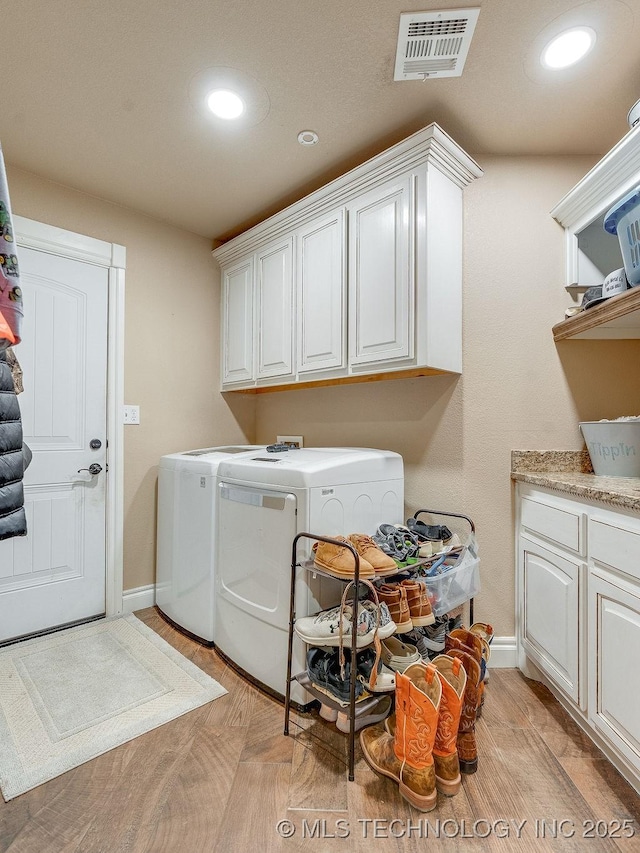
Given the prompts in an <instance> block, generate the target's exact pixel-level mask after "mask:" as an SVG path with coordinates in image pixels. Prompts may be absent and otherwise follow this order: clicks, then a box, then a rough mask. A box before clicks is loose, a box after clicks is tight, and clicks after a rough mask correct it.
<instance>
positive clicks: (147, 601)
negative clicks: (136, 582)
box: [122, 583, 156, 613]
mask: <svg viewBox="0 0 640 853" xmlns="http://www.w3.org/2000/svg"><path fill="white" fill-rule="evenodd" d="M155 603H156V585H155V584H154V583H150V584H148V585H147V586H139V587H136V588H135V589H125V591H124V592H123V593H122V612H123V613H133V611H134V610H142V609H143V608H144V607H153V605H154V604H155Z"/></svg>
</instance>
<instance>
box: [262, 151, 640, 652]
mask: <svg viewBox="0 0 640 853" xmlns="http://www.w3.org/2000/svg"><path fill="white" fill-rule="evenodd" d="M593 162H594V161H593V159H586V158H557V159H556V158H506V157H500V158H483V159H482V160H481V162H480V165H481V166H482V167H483V168H484V169H485V175H484V177H483V178H481V179H480V180H478V181H476V182H474V183H473V184H472V185H471V186H470V187H469V188H468V189H467V190H466V192H465V254H464V372H463V375H462V376H461V377H446V376H439V377H425V378H420V379H409V380H396V381H388V382H376V383H370V384H369V383H367V384H363V385H349V386H343V387H333V388H322V389H312V390H306V391H287V392H281V393H275V394H264V395H260V396H259V398H258V402H257V412H256V418H257V421H256V423H257V435H256V437H257V440H258V441H260V442H266V441H272V440H274V439H275V437H276V434H278V433H280V434H288V435H291V434H293V435H297V434H302V435H304V439H305V444H306V445H308V446H312V445H325V444H326V445H355V446H364V447H381V448H388V449H391V450H395V451H397V452H399V453H401V454H402V456H403V457H404V461H405V477H406V480H405V495H406V504H407V507H406V508H407V512H408V513H411V514H412V513H413V512H414V511H415V510H416V509H418V508H420V507H424V506H427V507H433V508H440V509H451V510H453V511H460V512H463V513H466V514H468V515H469V516H471V517H472V518H473V519H474V521H475V522H476V525H477V531H478V538H479V542H480V547H481V555H482V584H483V588H482V593H481V594H480V596H479V597H478V600H477V609H476V618H478V619H482V620H484V621H489V622H491V623H492V624H493V625H494V626H495V628H496V632H497V634H499V635H502V636H512V635H513V633H514V544H513V505H512V504H513V496H512V495H513V493H512V484H511V482H510V479H509V470H510V452H511V450H512V449H573V448H579V447H581V446H582V442H581V438H580V434H579V429H578V426H577V423H578V421H579V420H584V419H589V418H601V417H616V416H618V415H622V414H637V412H638V411H639V410H640V371H639V370H638V363H639V362H638V355H639V353H640V342H635V341H634V342H625V341H620V342H599V341H589V342H587V341H580V342H578V341H571V342H565V343H562V344H560V345H558V346H557V347H556V345H555V344H554V342H553V337H552V334H551V327H552V326H553V324H554V323H556V322H558V321H559V320H561V319H562V318H563V316H564V309H565V308H566V307H567V306H568V304H569V302H570V300H569V297H568V296H567V294H566V292H565V291H564V289H563V284H564V280H563V263H564V258H563V232H562V229H561V228H560V226H559V225H557V223H555V222H554V220H553V219H552V218H551V217H550V216H549V210H550V209H551V208H552V207H553V205H554V204H555V203H556V202H557V201H559V199H560V198H561V197H562V196H563V195H564V193H565V192H566V191H567V190H568V189H570V188H571V187H572V186H573V185H574V184H575V183H576V181H577V180H578V179H579V178H580V177H582V175H584V174H585V172H586V171H588V169H589V168H590V167H591V166H592V165H593Z"/></svg>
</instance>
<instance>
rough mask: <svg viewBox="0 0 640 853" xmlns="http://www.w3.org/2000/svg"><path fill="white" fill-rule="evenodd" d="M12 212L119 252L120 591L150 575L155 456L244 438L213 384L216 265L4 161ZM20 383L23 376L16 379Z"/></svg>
mask: <svg viewBox="0 0 640 853" xmlns="http://www.w3.org/2000/svg"><path fill="white" fill-rule="evenodd" d="M7 174H8V179H9V187H10V191H11V203H12V207H13V211H14V213H16V214H19V215H20V216H26V217H28V218H29V219H36V220H39V221H41V222H46V223H49V224H51V225H55V226H58V227H60V228H65V229H68V230H70V231H76V232H79V233H81V234H86V235H89V236H91V237H96V238H98V239H100V240H106V241H108V242H113V243H120V244H122V245H124V246H126V249H127V270H126V284H125V290H126V301H125V314H126V316H125V402H127V403H135V404H139V405H140V419H141V423H140V426H127V427H125V477H124V479H125V494H124V564H125V565H124V588H125V589H132V588H135V587H138V586H143V585H146V584H150V583H153V582H154V580H155V519H156V484H157V467H158V459H159V458H160V456H162V455H163V454H165V453H173V452H175V451H178V450H185V449H188V448H194V447H203V446H209V445H215V444H223V443H227V442H229V443H234V442H238V443H239V442H242V443H245V442H246V441H249V440H252V438H253V431H254V403H253V401H252V400H250V399H247V398H246V397H241V396H238V395H236V396H232V397H229V396H228V395H227V396H226V397H223V396H222V395H221V394H220V393H219V392H218V390H217V389H218V387H219V375H220V368H219V347H218V341H219V332H218V329H219V301H220V286H219V273H218V271H217V265H216V264H215V262H214V261H213V258H212V257H211V245H210V242H209V241H208V240H206V239H204V238H202V237H198V236H195V235H193V234H190V233H188V232H186V231H180V230H179V229H177V228H175V227H173V226H169V225H166V224H164V223H162V222H158V221H156V220H154V219H151V218H149V217H146V216H143V215H140V214H138V213H135V212H133V211H131V210H128V209H126V208H122V207H119V206H117V205H114V204H110V203H108V202H105V201H102V200H100V199H96V198H93V197H91V196H87V195H84V194H82V193H78V192H75V191H74V190H71V189H68V188H66V187H62V186H60V185H58V184H55V183H52V182H50V181H46V180H43V179H42V178H39V177H37V176H35V175H32V174H30V173H28V172H24V171H21V170H19V169H14V168H12V167H11V164H7ZM25 380H26V377H25Z"/></svg>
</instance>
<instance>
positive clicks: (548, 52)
mask: <svg viewBox="0 0 640 853" xmlns="http://www.w3.org/2000/svg"><path fill="white" fill-rule="evenodd" d="M595 43H596V34H595V31H594V30H592V29H591V27H574V28H573V29H571V30H566V31H565V32H564V33H560V35H559V36H556V37H555V38H554V39H552V40H551V41H550V42H549V44H548V45H547V46H546V47H545V49H544V50H543V51H542V56H541V57H540V62H542V64H543V65H544V67H545V68H552V69H554V70H556V69H559V68H567V67H568V66H569V65H573V64H574V63H575V62H578V60H580V59H582V58H583V57H584V56H586V55H587V53H589V51H590V50H591V48H592V47H593V46H594V44H595Z"/></svg>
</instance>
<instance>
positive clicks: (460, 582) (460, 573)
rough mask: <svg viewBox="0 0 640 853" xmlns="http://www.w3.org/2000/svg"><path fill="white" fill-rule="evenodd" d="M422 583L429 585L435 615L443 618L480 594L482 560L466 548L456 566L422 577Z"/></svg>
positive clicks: (470, 549)
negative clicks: (445, 614)
mask: <svg viewBox="0 0 640 853" xmlns="http://www.w3.org/2000/svg"><path fill="white" fill-rule="evenodd" d="M420 581H424V583H426V585H427V592H428V595H429V599H430V601H431V609H432V610H433V613H434V615H435V616H442V615H443V614H444V613H448V612H449V611H450V610H453V609H454V608H455V607H458V605H460V604H464V603H465V601H468V600H469V599H470V598H473V597H474V596H476V595H477V594H478V593H479V592H480V559H479V558H478V557H477V556H476V553H475V550H474V549H473V548H469V547H466V548H465V549H464V551H463V552H462V554H461V555H460V558H459V560H458V561H457V562H456V563H455V565H453V566H451V567H450V568H447V569H445V571H443V572H442V574H437V575H433V576H431V577H430V576H428V575H427V576H424V577H423V576H422V575H420Z"/></svg>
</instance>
